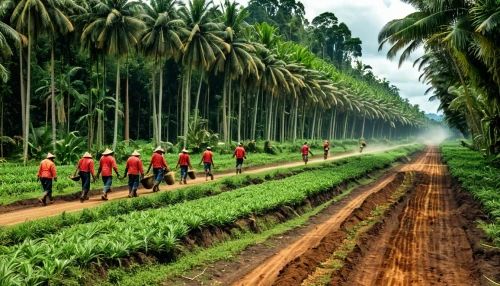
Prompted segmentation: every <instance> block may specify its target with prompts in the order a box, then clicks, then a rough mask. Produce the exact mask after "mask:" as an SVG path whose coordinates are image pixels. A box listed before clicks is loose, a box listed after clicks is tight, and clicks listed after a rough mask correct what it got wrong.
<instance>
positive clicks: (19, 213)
mask: <svg viewBox="0 0 500 286" xmlns="http://www.w3.org/2000/svg"><path fill="white" fill-rule="evenodd" d="M410 145H412V144H405V145H397V146H392V147H380V148H373V149H372V150H370V151H365V152H363V154H365V153H366V154H370V153H371V154H373V153H377V152H384V151H389V150H393V149H396V148H399V147H403V146H410ZM357 155H359V153H358V152H355V153H346V154H338V155H335V156H331V157H330V158H328V159H327V160H324V159H323V157H321V158H320V157H319V156H318V158H313V159H311V160H310V161H309V164H318V163H323V162H325V161H334V160H339V159H343V158H347V157H353V156H357ZM303 164H304V163H303V162H292V163H285V164H272V166H262V167H255V168H250V169H249V170H248V171H246V172H244V173H243V174H244V175H245V174H257V173H262V172H267V171H271V170H276V169H286V168H292V167H297V166H302V165H303ZM230 176H234V173H232V172H231V173H229V172H225V173H219V174H216V178H217V179H218V180H220V179H222V178H225V177H230ZM209 182H210V181H209ZM204 183H206V181H205V180H204V178H201V177H198V178H197V179H195V180H189V181H188V185H178V184H175V185H172V186H165V185H160V191H172V190H176V189H180V188H185V187H188V186H193V185H198V184H204ZM144 192H147V193H144ZM151 194H154V193H152V192H151V191H149V190H145V189H143V188H139V195H141V196H143V195H146V196H147V195H151ZM127 196H128V191H114V192H112V193H110V194H109V195H108V198H109V200H108V201H103V200H101V195H97V196H94V197H91V198H90V200H88V201H85V203H80V202H79V201H78V200H76V201H70V202H68V201H64V202H60V201H58V200H57V197H56V198H55V199H56V203H54V204H53V205H48V206H46V207H40V206H31V207H27V208H25V209H21V210H16V211H12V212H7V213H3V214H1V215H0V226H8V225H14V224H18V223H22V222H25V221H29V220H33V219H39V218H44V217H49V216H56V215H60V214H61V213H63V212H74V211H80V210H83V209H86V208H92V207H96V206H99V205H102V204H105V203H107V202H109V201H113V200H120V199H127Z"/></svg>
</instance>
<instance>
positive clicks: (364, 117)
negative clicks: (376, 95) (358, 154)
mask: <svg viewBox="0 0 500 286" xmlns="http://www.w3.org/2000/svg"><path fill="white" fill-rule="evenodd" d="M365 121H366V111H365V113H364V114H363V127H362V128H361V138H363V139H365Z"/></svg>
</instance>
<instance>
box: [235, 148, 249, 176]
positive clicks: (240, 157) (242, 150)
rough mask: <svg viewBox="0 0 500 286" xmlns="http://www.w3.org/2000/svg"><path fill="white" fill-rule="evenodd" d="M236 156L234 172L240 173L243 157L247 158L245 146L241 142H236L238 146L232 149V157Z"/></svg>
mask: <svg viewBox="0 0 500 286" xmlns="http://www.w3.org/2000/svg"><path fill="white" fill-rule="evenodd" d="M234 157H236V174H241V168H242V167H243V159H246V158H247V154H246V152H245V148H243V144H241V143H238V147H236V149H235V150H234V154H233V158H234Z"/></svg>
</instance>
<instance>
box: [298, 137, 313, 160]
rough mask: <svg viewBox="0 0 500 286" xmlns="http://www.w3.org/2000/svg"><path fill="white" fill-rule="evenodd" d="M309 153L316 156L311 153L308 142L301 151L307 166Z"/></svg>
mask: <svg viewBox="0 0 500 286" xmlns="http://www.w3.org/2000/svg"><path fill="white" fill-rule="evenodd" d="M309 153H311V155H313V156H314V154H313V153H312V152H311V150H310V149H309V146H307V142H304V146H302V148H301V149H300V154H302V160H303V161H304V163H305V164H306V165H307V162H308V161H309Z"/></svg>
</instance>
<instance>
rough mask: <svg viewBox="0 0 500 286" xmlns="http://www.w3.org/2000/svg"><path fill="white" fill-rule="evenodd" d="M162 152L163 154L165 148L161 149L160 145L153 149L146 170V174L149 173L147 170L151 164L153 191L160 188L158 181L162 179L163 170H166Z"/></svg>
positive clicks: (166, 166)
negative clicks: (153, 180)
mask: <svg viewBox="0 0 500 286" xmlns="http://www.w3.org/2000/svg"><path fill="white" fill-rule="evenodd" d="M163 154H165V150H163V148H161V146H158V147H157V148H156V149H155V151H154V153H153V156H151V162H149V167H148V171H147V172H146V174H149V170H151V166H153V177H154V179H155V185H154V187H153V192H158V191H159V190H160V183H161V181H162V180H163V172H164V171H165V172H167V170H168V165H167V162H166V161H165V158H164V157H163Z"/></svg>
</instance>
